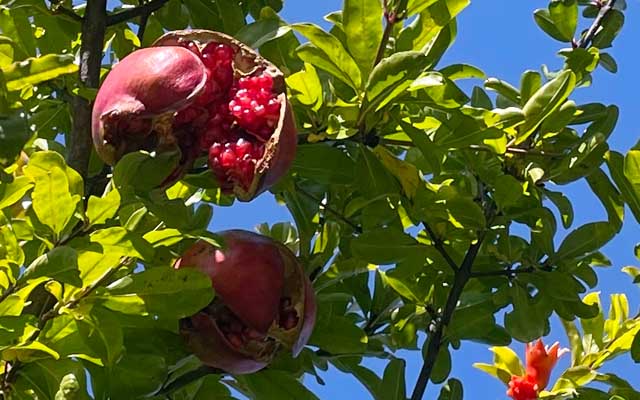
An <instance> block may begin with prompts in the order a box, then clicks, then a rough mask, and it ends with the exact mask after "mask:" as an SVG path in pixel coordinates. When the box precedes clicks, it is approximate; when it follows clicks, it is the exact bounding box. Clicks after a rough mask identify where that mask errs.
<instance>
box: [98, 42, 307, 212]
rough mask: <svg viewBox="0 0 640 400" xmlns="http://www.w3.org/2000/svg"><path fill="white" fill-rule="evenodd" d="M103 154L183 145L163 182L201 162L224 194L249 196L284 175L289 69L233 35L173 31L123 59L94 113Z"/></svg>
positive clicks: (291, 141)
mask: <svg viewBox="0 0 640 400" xmlns="http://www.w3.org/2000/svg"><path fill="white" fill-rule="evenodd" d="M92 134H93V141H94V145H95V148H96V151H97V153H98V155H99V156H100V157H101V158H102V159H103V160H104V161H105V162H106V163H108V164H110V165H113V164H114V163H116V162H117V161H118V160H119V159H120V158H121V157H122V156H124V155H125V154H126V153H129V152H133V151H138V150H147V151H156V152H163V151H170V150H175V149H176V148H178V149H180V151H181V154H182V158H181V161H180V165H179V167H178V168H177V169H176V170H175V171H173V173H172V174H171V176H169V177H168V178H167V180H166V181H165V184H168V183H172V182H175V181H176V180H178V179H180V178H181V177H182V176H183V175H184V174H185V172H186V171H187V170H189V169H191V168H193V167H194V163H197V162H198V161H200V163H201V164H202V165H203V166H205V165H208V167H209V168H210V170H211V173H212V177H213V179H215V180H216V181H217V183H218V185H219V187H220V188H221V189H222V190H223V191H224V192H225V193H234V194H235V195H236V196H237V197H238V198H239V199H240V200H243V201H248V200H251V199H252V198H253V197H255V196H256V195H258V194H260V193H261V192H263V191H265V190H267V189H268V188H269V187H270V186H272V185H273V184H274V183H275V182H276V181H277V180H278V179H279V178H280V177H281V176H282V175H284V174H285V173H286V171H287V170H288V169H289V166H290V165H291V162H292V161H293V158H294V156H295V149H296V142H297V138H296V135H297V134H296V130H295V122H294V120H293V114H292V111H291V105H290V104H289V102H288V100H287V97H286V93H285V82H284V77H283V74H282V72H281V71H280V70H279V69H277V68H276V67H275V66H274V65H273V64H271V63H270V62H268V61H267V60H265V59H263V58H262V57H260V56H259V55H258V54H257V53H256V52H255V51H254V50H252V49H251V48H249V47H248V46H246V45H244V44H242V43H241V42H239V41H237V40H235V39H233V38H232V37H230V36H227V35H224V34H222V33H218V32H212V31H206V30H189V31H175V32H169V33H167V34H165V35H163V36H162V37H160V38H159V39H158V40H157V41H156V42H155V43H154V45H153V46H152V47H149V48H144V49H140V50H137V51H134V52H133V53H131V54H129V55H128V56H127V57H125V58H123V59H122V60H121V61H120V62H119V63H118V64H116V65H115V66H114V67H113V69H112V71H111V72H110V73H109V75H108V76H107V78H106V79H105V80H104V83H103V84H102V86H101V87H100V90H99V91H98V95H97V97H96V100H95V104H94V107H93V114H92Z"/></svg>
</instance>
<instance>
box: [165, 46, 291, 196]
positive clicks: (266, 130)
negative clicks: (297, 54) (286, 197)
mask: <svg viewBox="0 0 640 400" xmlns="http://www.w3.org/2000/svg"><path fill="white" fill-rule="evenodd" d="M181 45H182V46H183V47H185V48H187V49H189V50H191V51H192V52H193V53H195V54H196V55H197V56H198V57H200V59H201V60H202V62H203V63H204V65H205V66H206V67H207V79H206V85H205V88H204V89H203V91H202V93H201V94H200V95H199V97H198V98H197V99H196V101H195V102H194V103H193V104H192V105H191V106H189V107H187V108H185V109H183V110H181V111H179V112H178V113H177V114H176V116H175V119H174V123H173V124H174V128H176V129H178V130H180V129H182V130H183V131H187V132H188V134H189V135H191V136H193V135H194V134H195V135H196V136H198V146H197V147H198V149H197V150H198V151H199V152H204V153H206V154H207V155H208V165H209V168H210V169H211V171H212V172H213V175H214V176H215V177H216V179H217V180H218V183H219V184H220V187H221V189H222V190H223V191H224V192H227V193H228V192H231V191H232V190H233V187H234V186H235V185H240V186H242V187H243V188H244V189H245V190H249V188H250V186H251V183H252V182H253V179H254V176H255V169H256V164H257V162H258V160H260V159H261V158H262V156H263V155H264V152H265V143H266V142H267V140H269V138H270V137H271V135H273V133H274V131H275V128H276V126H277V124H278V119H279V117H280V102H279V101H278V99H277V95H276V94H275V93H274V92H273V78H272V77H271V76H270V75H268V74H266V73H264V72H261V71H258V73H257V74H254V75H253V76H246V77H242V78H240V79H237V80H236V79H235V76H234V66H233V60H234V57H235V51H234V49H233V48H232V47H231V46H229V45H227V44H223V43H216V42H210V43H208V44H207V45H206V46H204V47H203V48H202V49H200V48H199V47H198V45H197V44H196V43H194V42H193V41H183V42H182V43H181Z"/></svg>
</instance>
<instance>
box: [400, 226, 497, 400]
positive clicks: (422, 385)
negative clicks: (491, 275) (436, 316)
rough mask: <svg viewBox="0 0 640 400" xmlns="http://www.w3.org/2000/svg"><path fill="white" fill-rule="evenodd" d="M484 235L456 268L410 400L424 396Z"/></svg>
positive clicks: (420, 398)
mask: <svg viewBox="0 0 640 400" xmlns="http://www.w3.org/2000/svg"><path fill="white" fill-rule="evenodd" d="M484 235H485V234H484V233H483V234H482V235H481V236H480V237H479V238H478V240H477V241H476V243H474V244H472V245H471V246H470V247H469V250H467V254H466V255H465V257H464V260H463V261H462V264H460V268H458V270H457V272H456V275H455V278H454V282H453V286H452V287H451V291H450V292H449V296H448V297H447V303H446V305H445V307H444V312H443V313H442V318H441V319H440V320H439V321H436V328H435V331H434V332H433V333H431V334H430V335H429V339H428V342H427V352H426V354H425V357H424V364H422V368H421V370H420V375H419V376H418V381H417V382H416V386H415V387H414V389H413V394H412V395H411V400H422V397H423V396H424V392H425V390H426V389H427V384H428V383H429V379H430V377H431V373H432V371H433V367H434V366H435V363H436V359H437V358H438V354H439V353H440V348H441V347H442V344H443V341H442V338H443V336H444V331H445V328H446V327H447V326H448V325H449V323H450V322H451V318H452V317H453V313H454V311H455V310H456V306H457V305H458V301H460V296H461V295H462V292H463V290H464V287H465V286H466V285H467V282H469V279H471V269H472V267H473V263H474V261H475V259H476V256H477V255H478V252H479V251H480V247H481V246H482V241H483V240H484Z"/></svg>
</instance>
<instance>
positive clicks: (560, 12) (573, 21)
mask: <svg viewBox="0 0 640 400" xmlns="http://www.w3.org/2000/svg"><path fill="white" fill-rule="evenodd" d="M549 17H550V18H551V21H553V25H554V26H555V27H556V29H557V30H558V32H559V33H560V35H562V37H563V39H564V41H565V42H570V41H571V39H573V35H574V34H575V33H576V27H577V25H578V1H577V0H551V3H550V4H549Z"/></svg>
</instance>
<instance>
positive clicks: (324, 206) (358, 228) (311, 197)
mask: <svg viewBox="0 0 640 400" xmlns="http://www.w3.org/2000/svg"><path fill="white" fill-rule="evenodd" d="M295 187H296V190H297V191H298V192H300V194H302V195H303V196H304V197H306V198H308V199H309V200H313V201H314V202H316V203H318V205H319V206H320V207H322V209H323V210H324V211H327V212H329V213H330V214H332V215H333V216H335V217H336V218H338V219H339V220H340V221H342V222H344V223H345V224H347V225H349V226H350V227H351V228H353V230H354V231H356V232H357V233H362V227H361V226H360V225H358V224H356V223H354V222H352V221H350V220H349V219H348V218H347V217H345V216H344V215H342V214H341V213H340V212H338V211H336V210H334V209H333V208H331V207H329V206H328V205H327V204H323V203H322V200H321V199H319V198H317V197H316V196H314V195H312V194H311V193H309V192H307V191H306V190H305V189H303V188H302V187H301V186H300V185H298V184H297V183H296V184H295Z"/></svg>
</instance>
